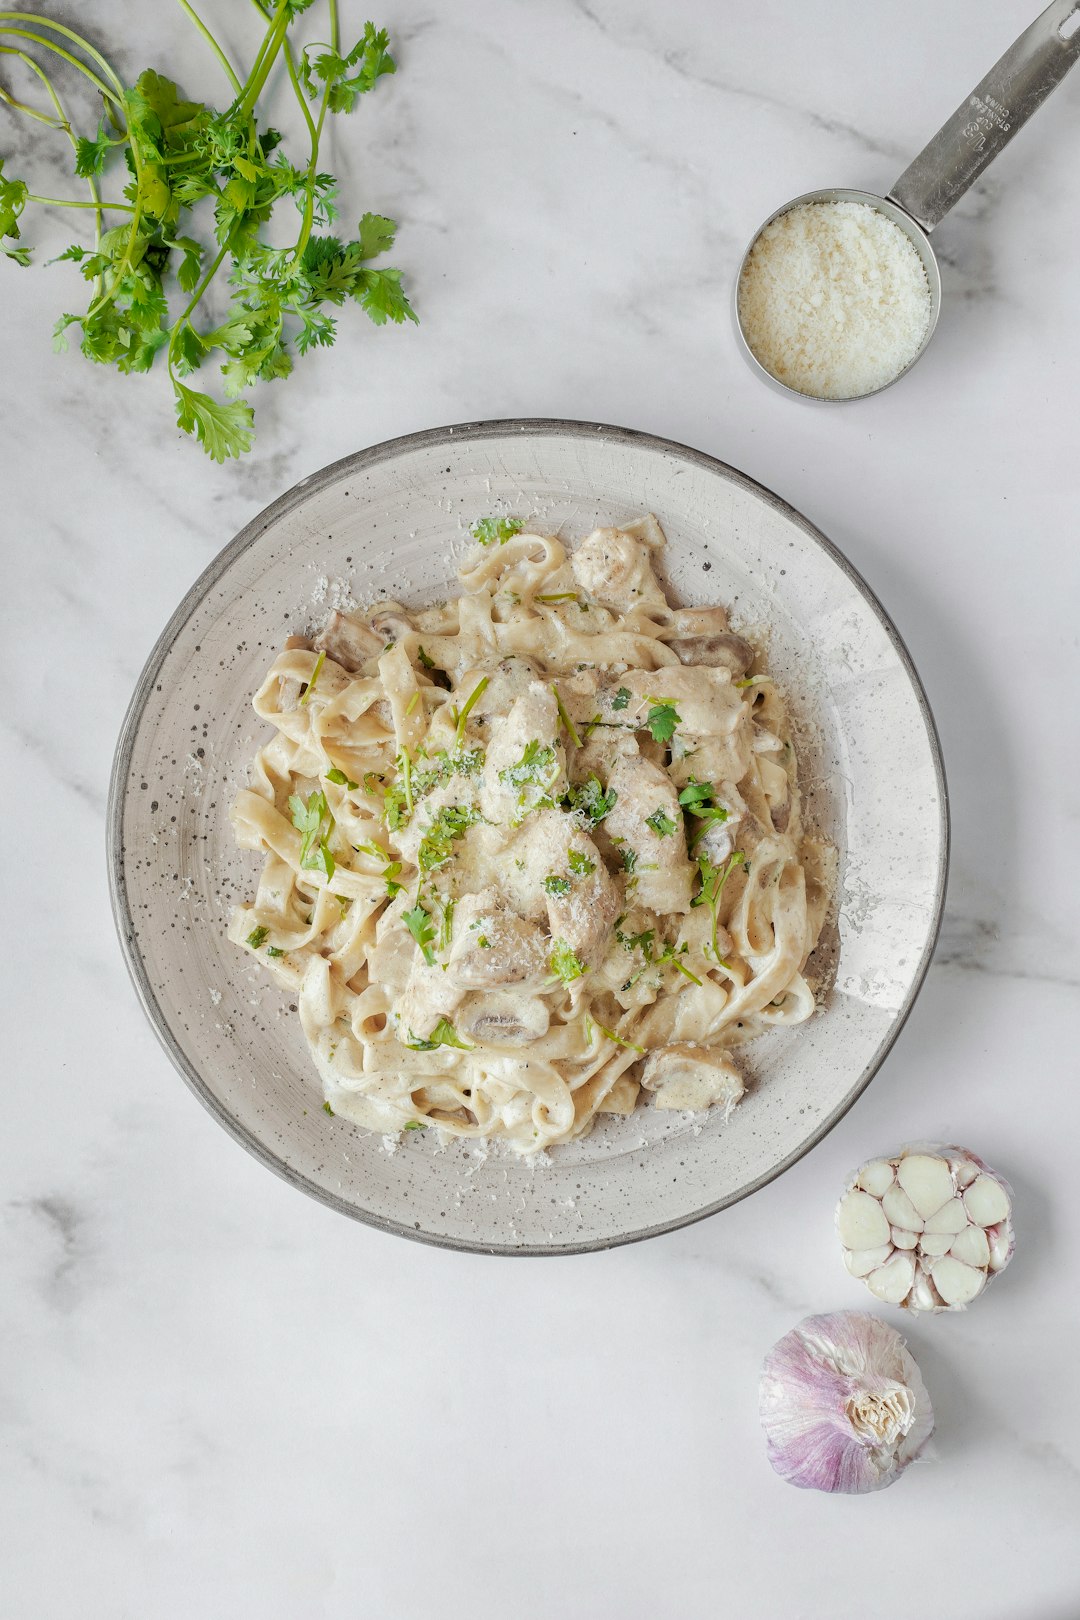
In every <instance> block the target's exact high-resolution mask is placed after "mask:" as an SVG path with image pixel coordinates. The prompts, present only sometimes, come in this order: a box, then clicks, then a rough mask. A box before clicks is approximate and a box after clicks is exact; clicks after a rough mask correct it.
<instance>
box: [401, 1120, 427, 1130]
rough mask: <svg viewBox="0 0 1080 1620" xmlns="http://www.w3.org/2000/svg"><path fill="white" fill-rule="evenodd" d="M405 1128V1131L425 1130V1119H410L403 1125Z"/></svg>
mask: <svg viewBox="0 0 1080 1620" xmlns="http://www.w3.org/2000/svg"><path fill="white" fill-rule="evenodd" d="M405 1129H406V1130H407V1131H426V1130H427V1120H426V1119H410V1121H409V1123H408V1124H407V1125H406V1126H405Z"/></svg>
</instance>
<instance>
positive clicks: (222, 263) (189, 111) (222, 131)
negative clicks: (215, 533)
mask: <svg viewBox="0 0 1080 1620" xmlns="http://www.w3.org/2000/svg"><path fill="white" fill-rule="evenodd" d="M178 3H179V5H180V6H181V8H182V10H183V11H184V12H185V13H186V15H187V16H188V17H189V18H190V20H191V21H192V22H193V23H194V25H195V27H196V28H197V29H198V30H199V32H200V34H201V35H202V37H203V39H204V40H205V41H206V43H207V45H208V46H209V47H210V49H211V50H212V51H213V53H214V55H215V57H216V59H217V61H218V64H219V66H220V67H221V69H222V71H223V72H224V73H225V75H226V77H227V78H228V80H229V84H230V87H231V90H232V92H233V99H232V100H231V102H230V103H229V105H228V106H227V107H226V108H225V109H224V111H219V110H218V109H217V108H214V107H210V106H207V105H204V104H203V103H202V102H197V101H189V100H187V99H186V97H185V96H184V94H183V92H182V91H181V90H180V88H179V86H178V85H176V84H174V83H173V82H172V80H171V79H167V78H164V77H163V76H162V75H161V74H159V73H156V72H154V71H152V70H148V71H147V72H145V73H143V74H141V75H140V77H139V78H138V79H137V80H136V82H135V83H134V84H133V85H125V84H124V83H123V81H122V80H121V79H120V78H119V76H118V75H117V74H116V72H115V71H114V70H113V68H112V67H111V66H110V64H109V62H108V61H107V60H106V58H105V57H104V56H103V55H102V54H101V53H100V52H99V51H98V50H96V49H95V47H94V46H93V45H91V44H90V43H89V42H88V41H87V40H85V39H83V38H82V37H81V36H80V35H79V34H77V33H75V32H74V31H73V30H72V29H70V28H68V27H66V26H64V25H63V24H61V23H58V22H54V21H52V20H51V19H50V18H47V17H35V16H30V15H28V14H25V13H21V12H14V11H0V55H3V56H4V57H5V58H10V59H11V60H12V61H18V62H20V63H21V64H22V65H23V66H25V67H27V68H28V69H29V70H30V71H31V72H32V73H33V74H34V75H35V82H36V83H38V84H39V85H42V86H44V90H45V92H46V94H47V96H48V100H49V108H48V109H47V110H42V109H41V108H40V107H34V106H31V105H29V104H28V103H24V102H22V101H20V100H17V99H16V97H15V96H14V94H12V93H11V92H10V91H9V90H8V89H6V87H4V86H2V85H0V100H2V101H4V102H5V103H6V104H7V105H8V106H10V107H12V108H13V109H14V110H15V111H17V112H19V113H22V114H24V115H26V116H28V117H30V118H33V119H35V120H37V121H38V122H40V123H43V124H45V125H47V126H48V127H50V128H53V129H56V130H59V131H61V132H62V133H63V134H64V135H65V136H66V137H67V139H68V140H69V142H70V143H71V146H72V149H73V152H74V169H75V174H76V175H77V176H78V177H80V178H81V179H83V180H85V181H86V184H87V188H88V191H89V200H88V201H83V200H76V199H70V198H54V197H40V196H36V195H34V194H33V193H31V192H30V191H29V189H28V187H27V186H26V184H25V182H24V181H22V180H18V179H15V178H13V177H11V176H5V174H4V172H3V161H2V160H0V245H3V244H4V243H5V242H9V243H19V244H20V245H17V246H7V245H3V246H2V250H3V253H4V255H5V256H6V257H7V258H9V259H11V260H13V261H14V262H15V263H16V264H19V265H22V266H25V265H28V264H30V262H31V258H30V250H29V249H28V248H27V247H25V246H24V245H22V244H21V238H20V220H21V218H22V215H23V212H24V209H25V207H26V205H27V204H28V203H43V204H49V205H53V206H56V205H58V206H62V207H71V208H80V209H88V210H90V211H91V212H92V213H93V218H94V227H95V236H94V245H93V247H92V248H86V247H83V246H81V245H78V244H75V245H73V246H72V247H69V248H68V249H67V250H66V252H64V253H62V254H60V256H59V257H60V258H61V259H66V260H70V261H73V262H75V263H76V264H78V265H79V267H80V269H81V271H82V274H83V276H84V277H85V279H86V280H87V282H88V283H89V284H90V295H89V303H88V306H87V308H86V309H85V310H84V311H83V312H82V313H79V314H71V313H67V314H64V315H62V316H61V317H60V319H59V321H58V322H57V323H56V328H55V332H54V346H55V347H56V348H58V349H66V348H67V333H68V329H69V328H70V327H77V328H78V330H79V332H80V334H81V335H80V342H79V347H80V348H81V350H82V352H83V354H84V355H85V356H86V357H87V359H89V360H94V361H96V362H98V363H99V364H102V365H112V366H115V367H116V368H117V370H118V371H121V372H125V373H126V372H140V371H149V369H150V367H151V366H152V365H153V364H154V362H155V360H156V359H157V357H158V355H159V354H161V355H162V356H163V363H164V365H165V369H166V370H167V372H168V374H169V381H170V383H171V385H172V389H173V395H174V401H175V406H176V417H177V421H178V423H179V425H180V427H181V428H182V429H183V430H184V431H185V432H186V433H191V434H193V435H194V437H195V438H196V439H197V440H198V441H199V442H200V443H201V444H202V446H203V448H204V449H205V450H206V452H207V454H208V455H210V456H212V457H213V459H214V460H215V461H218V462H223V461H225V460H226V459H227V458H228V457H230V456H240V455H242V454H243V453H244V452H245V451H246V450H250V448H251V445H252V441H253V438H254V433H253V427H252V424H253V420H254V413H253V412H252V409H251V406H250V405H249V404H248V402H247V400H246V398H244V397H243V395H244V394H245V392H246V390H247V389H248V388H250V387H251V385H252V384H253V383H255V382H260V381H261V382H270V381H273V380H274V379H275V378H281V377H287V376H288V375H289V373H290V372H291V371H292V368H293V363H294V356H295V354H301V355H302V354H306V353H307V352H308V350H309V349H312V348H315V347H319V346H326V345H329V344H332V343H333V342H334V339H335V337H336V335H337V323H336V317H335V316H334V314H333V313H332V311H333V310H335V309H337V308H339V307H341V306H342V305H343V304H344V303H345V301H346V299H348V300H351V301H352V302H353V303H356V304H359V306H360V308H361V309H363V310H364V312H365V313H366V314H367V315H368V316H369V318H370V319H371V320H372V321H374V323H375V324H376V326H383V325H385V323H386V322H387V321H393V322H395V323H397V324H399V325H400V323H401V322H403V321H405V320H410V321H415V320H416V315H415V313H414V311H413V309H412V306H411V305H410V303H409V300H408V298H407V296H406V294H405V291H404V289H403V287H402V285H401V272H400V271H399V270H394V269H374V268H372V264H371V261H372V260H373V259H375V258H377V257H378V256H379V255H380V254H382V253H384V252H386V251H387V250H388V249H389V248H390V247H392V246H393V242H394V233H395V230H396V226H395V223H394V221H393V220H392V219H386V218H385V217H384V216H383V215H381V214H371V213H368V214H364V216H363V218H362V219H361V220H360V223H359V225H358V227H357V233H356V236H355V238H354V239H353V240H351V241H342V240H341V239H340V237H338V236H335V235H329V234H317V232H316V227H318V228H319V229H320V230H323V229H325V228H326V227H328V226H330V225H331V224H332V223H333V221H334V220H335V218H336V217H337V205H336V201H335V196H336V191H337V183H336V181H335V179H334V177H333V175H331V174H326V173H324V172H323V171H322V170H320V168H319V162H318V159H319V146H320V142H321V138H322V133H323V126H324V123H325V120H326V117H327V114H328V113H349V112H352V110H353V108H354V107H355V106H356V103H357V101H358V100H359V98H360V97H361V96H362V95H364V94H365V93H366V92H367V91H369V90H372V89H373V88H374V87H375V85H376V84H377V83H378V81H379V79H380V78H382V77H383V76H384V75H385V74H388V73H393V72H394V71H395V64H394V59H393V57H392V56H391V55H390V53H389V39H388V36H387V34H386V31H385V29H376V27H375V25H374V24H373V23H370V22H369V23H366V24H365V25H364V31H363V33H362V34H361V36H360V38H359V40H358V41H357V42H356V44H355V45H354V46H353V47H352V49H351V50H348V51H345V50H343V48H342V42H341V31H340V24H339V18H338V5H337V0H328V9H329V32H330V39H329V41H328V42H326V43H323V44H308V45H304V46H303V47H301V48H300V50H299V53H297V52H296V51H295V50H294V47H293V41H292V38H291V37H290V29H291V28H292V26H293V24H294V23H295V21H296V19H297V17H298V16H299V15H300V14H301V13H302V12H305V11H307V10H308V9H309V8H310V6H311V5H312V3H313V0H252V3H253V4H254V6H255V9H256V11H257V12H258V13H259V14H260V16H261V17H262V20H263V22H264V23H265V25H266V26H265V31H264V33H263V38H262V42H261V44H260V45H259V48H258V50H257V51H256V53H255V56H254V58H253V60H252V62H251V66H250V68H249V69H248V72H247V75H246V77H244V78H241V76H240V74H239V73H238V72H237V71H236V70H235V68H234V67H233V64H232V63H231V62H230V60H229V58H228V57H227V56H226V54H225V52H224V50H223V49H222V47H221V45H220V44H219V43H218V41H217V40H216V39H215V38H214V36H213V34H212V33H211V32H210V30H209V28H208V27H207V26H206V24H205V23H204V22H203V20H202V19H201V17H199V16H198V15H197V13H196V12H195V10H194V9H193V7H192V5H191V4H190V3H189V0H178ZM60 59H63V60H64V61H66V62H67V63H68V64H69V66H74V67H75V68H77V69H78V70H79V71H80V72H81V73H82V74H83V75H84V76H85V77H86V78H87V79H88V80H89V81H90V83H91V85H92V86H93V88H94V90H95V91H96V93H97V95H98V96H99V97H100V98H101V103H102V116H101V119H100V122H99V124H98V128H97V131H96V133H95V134H94V135H92V136H85V135H84V136H80V135H78V134H77V133H76V131H75V129H74V128H73V126H72V123H71V120H70V119H69V117H68V115H67V112H66V110H65V108H64V104H63V102H62V100H61V98H60V94H59V92H58V90H57V88H56V85H55V84H54V82H53V80H52V78H51V77H50V74H49V72H48V66H49V65H55V64H56V62H57V61H58V60H60ZM279 59H283V60H284V63H285V67H286V70H287V72H288V76H289V80H290V83H291V85H292V88H293V91H294V93H295V95H296V99H297V101H298V103H299V105H300V108H301V111H302V113H303V118H304V123H305V126H306V130H307V135H308V146H309V150H308V156H307V160H306V162H304V163H303V164H302V165H301V166H299V167H297V166H296V165H295V164H293V163H292V162H291V161H290V159H289V158H288V157H287V156H286V155H285V153H284V151H283V150H282V136H281V135H280V133H279V132H278V131H277V130H274V129H270V128H268V127H265V126H263V125H261V124H260V122H259V120H258V117H257V113H256V105H257V102H258V98H259V95H260V93H261V91H262V89H263V86H264V85H265V83H266V80H267V78H268V76H269V74H270V72H271V70H272V69H273V67H274V65H275V63H276V62H277V61H278V60H279ZM121 165H122V166H123V167H122V168H121ZM110 167H112V168H115V169H117V170H119V171H120V173H121V174H125V171H126V176H125V177H126V184H125V185H124V187H123V191H122V200H121V199H120V198H116V199H109V198H105V197H103V196H102V194H101V191H100V188H99V181H100V179H101V178H102V177H103V176H104V175H105V174H106V172H107V171H108V170H109V168H110ZM206 199H209V202H210V207H211V211H212V217H213V240H212V241H211V242H206V241H204V240H202V239H200V238H199V237H198V236H196V235H193V234H189V233H190V231H191V227H190V226H189V224H188V218H189V215H190V213H191V210H192V209H194V208H195V206H196V205H197V204H199V203H201V202H203V201H204V200H206ZM285 200H288V201H289V202H290V203H292V204H293V205H294V206H295V208H296V209H297V210H298V212H299V214H300V225H299V228H298V231H297V234H296V237H295V240H294V241H293V242H292V244H291V245H290V246H288V247H271V246H270V245H269V244H268V243H267V242H266V241H265V240H264V239H263V233H264V231H265V230H266V227H267V225H268V224H269V222H270V220H271V218H272V217H273V215H274V210H275V208H276V207H277V206H278V204H279V203H282V202H283V201H285ZM106 215H111V216H114V217H115V216H116V215H120V216H122V218H121V222H120V223H119V224H113V225H109V226H108V227H106ZM220 275H224V277H225V279H226V280H227V282H228V285H229V287H230V288H231V294H230V303H229V306H228V309H227V312H226V314H225V316H224V318H223V319H222V320H221V321H219V322H218V323H217V324H216V325H209V324H207V323H206V321H205V320H203V321H200V320H199V319H198V314H197V312H198V311H199V306H200V305H201V304H202V302H203V299H204V298H205V297H206V294H207V292H208V290H209V289H210V287H211V286H212V285H213V284H214V282H215V280H216V279H217V278H218V277H219V276H220ZM170 298H171V301H170ZM211 363H212V364H216V365H217V366H219V368H220V372H221V378H222V391H223V393H224V394H225V400H224V402H223V401H221V400H219V399H218V398H216V397H215V396H214V395H213V394H210V393H207V392H205V391H204V390H202V389H200V388H197V387H195V386H193V384H192V383H191V382H190V381H189V380H188V379H189V378H191V377H192V376H193V375H194V373H195V372H197V371H199V370H200V369H201V368H202V367H203V366H205V365H207V364H211Z"/></svg>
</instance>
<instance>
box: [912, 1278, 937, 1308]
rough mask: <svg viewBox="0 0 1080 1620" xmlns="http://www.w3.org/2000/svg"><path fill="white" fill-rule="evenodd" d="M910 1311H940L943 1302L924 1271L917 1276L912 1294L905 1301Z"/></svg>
mask: <svg viewBox="0 0 1080 1620" xmlns="http://www.w3.org/2000/svg"><path fill="white" fill-rule="evenodd" d="M904 1303H905V1304H906V1305H907V1308H908V1310H909V1311H940V1309H941V1300H940V1298H939V1297H938V1295H937V1294H936V1293H935V1292H934V1287H933V1284H932V1283H931V1281H930V1278H929V1277H927V1276H926V1274H925V1273H924V1272H922V1271H918V1272H916V1274H915V1281H914V1283H913V1284H912V1287H911V1293H910V1294H909V1295H908V1297H907V1299H906V1300H905V1301H904Z"/></svg>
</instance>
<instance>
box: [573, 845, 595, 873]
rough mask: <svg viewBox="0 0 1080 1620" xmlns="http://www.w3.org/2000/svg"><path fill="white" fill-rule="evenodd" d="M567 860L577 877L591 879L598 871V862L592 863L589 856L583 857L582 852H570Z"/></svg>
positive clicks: (574, 850)
mask: <svg viewBox="0 0 1080 1620" xmlns="http://www.w3.org/2000/svg"><path fill="white" fill-rule="evenodd" d="M566 859H567V860H568V861H569V863H570V870H571V872H573V873H574V875H575V876H576V877H591V876H592V874H593V873H594V872H595V871H596V862H595V861H591V860H590V859H589V857H588V856H587V855H582V854H581V852H580V850H576V849H572V850H570V851H569V853H568V854H567V857H566Z"/></svg>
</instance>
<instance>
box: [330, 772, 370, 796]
mask: <svg viewBox="0 0 1080 1620" xmlns="http://www.w3.org/2000/svg"><path fill="white" fill-rule="evenodd" d="M326 780H327V781H328V782H333V784H334V786H335V787H343V788H344V789H345V791H346V792H347V793H355V792H356V789H357V788H358V787H359V786H360V784H359V782H351V781H350V780H349V778H348V777H347V776H346V775H345V772H344V771H339V770H338V768H337V766H336V765H335V766H334V768H333V770H332V771H327V773H326ZM364 785H365V786H366V785H367V779H366V778H365V780H364Z"/></svg>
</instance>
